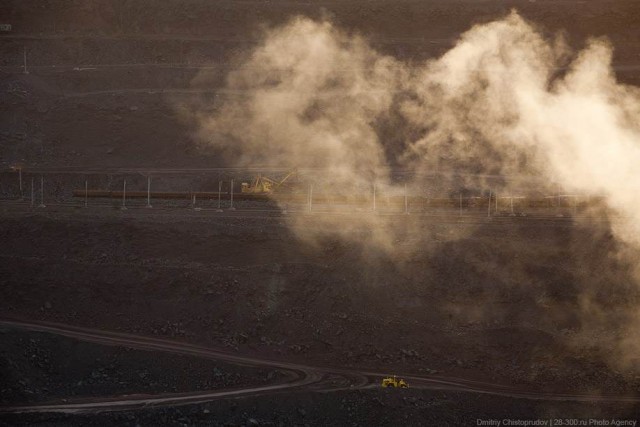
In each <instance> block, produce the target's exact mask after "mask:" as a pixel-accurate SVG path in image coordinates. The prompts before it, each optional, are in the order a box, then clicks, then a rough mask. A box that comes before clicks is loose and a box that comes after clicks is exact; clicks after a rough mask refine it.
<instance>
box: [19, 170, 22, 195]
mask: <svg viewBox="0 0 640 427" xmlns="http://www.w3.org/2000/svg"><path fill="white" fill-rule="evenodd" d="M18 187H19V188H20V200H22V167H20V168H18Z"/></svg>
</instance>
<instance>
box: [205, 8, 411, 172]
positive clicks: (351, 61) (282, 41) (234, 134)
mask: <svg viewBox="0 0 640 427" xmlns="http://www.w3.org/2000/svg"><path fill="white" fill-rule="evenodd" d="M397 65H398V64H397V62H396V61H395V60H393V59H392V58H390V57H386V56H382V55H379V54H378V53H376V52H375V51H374V50H372V49H371V48H370V47H369V46H368V45H367V43H366V41H365V40H364V39H363V38H361V37H358V36H352V37H351V36H348V35H346V34H345V33H343V32H342V31H340V30H338V29H336V28H335V27H334V26H333V25H331V24H330V23H328V22H315V21H312V20H309V19H305V18H296V19H294V20H292V21H291V22H290V23H289V24H287V25H285V26H283V27H279V28H275V29H271V30H267V31H266V33H265V36H264V41H263V42H262V43H260V44H259V45H258V46H257V47H256V48H255V49H254V50H253V51H252V52H251V53H250V54H249V55H248V56H247V57H246V58H245V61H244V62H243V63H241V65H240V66H239V67H238V68H237V69H236V70H233V71H232V72H230V73H229V75H228V77H227V88H226V89H227V90H228V91H230V92H231V93H237V96H233V95H232V96H231V97H229V98H228V100H227V101H226V102H225V103H224V104H223V106H222V108H221V110H220V111H219V112H218V114H215V115H214V116H213V117H206V116H205V117H201V125H202V127H201V136H202V137H203V139H204V140H206V141H209V142H210V143H211V144H214V145H217V146H218V147H222V148H224V149H226V150H227V154H228V156H229V157H230V158H231V159H232V160H233V161H234V163H236V164H238V165H256V164H260V165H266V166H277V167H294V166H296V167H300V168H318V169H321V170H323V171H325V173H324V176H325V177H330V179H331V180H333V181H335V182H352V183H358V182H363V181H371V180H372V179H375V178H376V177H377V178H378V179H381V180H385V179H386V176H387V173H388V166H387V162H386V160H385V158H384V150H383V146H382V144H381V143H380V141H379V140H378V137H377V134H376V131H375V129H374V124H375V122H376V120H377V119H378V118H379V116H380V115H382V114H384V113H385V112H386V111H387V110H388V109H389V108H390V106H391V104H392V99H393V96H394V93H395V91H396V88H397V86H398V80H399V79H400V78H401V76H402V74H401V73H399V72H398V71H399V69H398V68H397Z"/></svg>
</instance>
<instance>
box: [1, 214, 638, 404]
mask: <svg viewBox="0 0 640 427" xmlns="http://www.w3.org/2000/svg"><path fill="white" fill-rule="evenodd" d="M314 218H315V219H314ZM288 221H289V219H287V218H238V219H233V218H226V219H225V218H221V219H215V218H212V217H211V216H210V215H207V214H206V213H203V214H201V215H195V216H194V215H190V214H187V213H185V214H184V215H182V214H180V213H178V214H175V215H160V216H144V217H137V218H136V214H135V212H133V211H132V212H131V213H129V214H123V213H121V212H118V211H108V210H107V211H103V213H102V214H91V215H84V214H82V213H77V214H76V213H71V214H70V215H68V216H62V217H58V218H56V214H52V215H51V216H48V215H47V214H35V215H32V216H30V217H28V218H25V217H14V216H12V215H11V214H6V216H5V217H4V218H3V221H2V222H1V223H0V236H2V241H3V245H2V246H1V247H0V257H1V258H2V259H3V262H2V263H1V264H0V277H1V278H2V279H1V281H0V284H1V287H0V297H1V298H2V300H3V304H2V306H1V307H0V315H2V316H8V317H17V318H26V319H41V320H50V321H57V322H62V323H70V324H77V325H83V326H90V327H97V328H103V329H108V330H120V331H128V332H135V333H139V334H143V335H144V334H146V335H156V336H163V337H171V338H176V339H179V340H184V341H189V342H195V343H203V344H212V345H215V346H219V347H223V348H227V349H231V350H233V351H238V352H240V353H246V354H253V355H259V356H265V357H269V358H278V359H288V360H294V361H304V362H305V363H317V364H322V365H331V366H354V367H370V368H375V369H381V370H383V371H385V370H392V371H397V372H416V373H433V372H438V373H441V374H445V375H453V376H461V377H467V378H480V379H484V380H488V381H492V382H498V383H507V384H512V385H518V386H526V387H528V388H533V389H540V390H554V391H573V392H578V391H583V392H591V391H594V390H598V391H599V392H603V393H635V392H636V391H637V390H638V387H639V386H640V383H638V380H639V378H640V377H638V376H637V375H638V372H637V370H636V364H635V362H633V360H634V359H633V355H632V354H631V355H630V354H629V353H628V351H626V350H625V349H626V347H625V346H624V342H625V341H624V338H625V337H626V336H628V334H629V330H630V329H629V328H631V329H632V328H633V325H634V323H633V310H634V307H635V304H636V301H637V298H638V295H637V290H636V289H635V287H634V285H633V281H632V279H631V278H630V277H631V276H630V274H631V271H632V270H631V266H630V265H629V264H628V263H626V262H625V261H624V259H623V258H619V257H615V256H614V254H616V253H617V252H618V251H620V250H621V249H620V248H618V247H617V244H616V243H615V241H613V240H611V237H610V235H609V234H608V233H607V231H606V229H604V230H600V231H598V229H597V228H596V229H594V228H593V227H582V226H579V225H575V226H572V225H571V224H567V223H555V222H550V223H549V222H538V221H527V220H521V221H517V222H515V223H512V224H511V225H499V224H490V223H489V224H484V225H468V224H467V225H465V224H456V223H453V224H446V223H438V222H433V221H431V220H428V219H417V218H416V219H415V220H414V221H416V224H418V225H419V227H421V228H419V230H421V231H420V232H419V234H420V237H418V238H416V236H415V235H411V234H410V233H409V234H407V235H405V236H404V237H400V238H399V240H398V242H397V250H396V251H394V252H393V255H391V254H389V253H386V252H379V251H376V250H374V249H373V248H371V247H369V244H368V243H367V239H368V238H367V236H366V234H362V235H360V237H359V238H356V239H354V240H347V241H345V240H344V239H338V238H337V237H336V236H332V235H331V234H330V233H329V234H327V235H326V236H325V237H324V238H321V239H320V240H317V241H315V243H314V244H311V243H308V242H305V241H303V240H300V239H299V237H300V236H299V235H296V234H293V232H292V229H291V228H288V227H286V226H285V224H286V223H287V222H288ZM402 221H406V220H405V219H402ZM418 225H416V226H417V227H418ZM307 226H308V229H309V230H313V229H314V228H317V227H321V226H322V220H321V218H320V217H312V218H309V219H308V223H307ZM387 226H389V225H387ZM412 232H415V230H413V231H412ZM358 233H359V232H358V231H357V230H354V236H356V237H357V236H358ZM416 239H417V240H416ZM585 301H589V306H588V307H585V304H584V302H585ZM596 312H597V313H598V316H599V317H598V318H597V319H594V317H593V316H594V313H596ZM625 360H627V361H628V363H626V364H625V363H623V361H625Z"/></svg>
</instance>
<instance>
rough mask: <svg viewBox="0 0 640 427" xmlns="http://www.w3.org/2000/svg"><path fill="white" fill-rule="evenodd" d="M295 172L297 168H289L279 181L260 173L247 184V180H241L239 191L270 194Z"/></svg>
mask: <svg viewBox="0 0 640 427" xmlns="http://www.w3.org/2000/svg"><path fill="white" fill-rule="evenodd" d="M297 173H298V168H294V169H291V170H290V171H289V172H288V173H287V174H286V175H285V177H284V178H282V179H281V180H280V181H276V180H274V179H271V178H267V177H266V176H262V174H260V175H258V176H256V177H255V178H254V179H253V181H252V182H251V184H249V183H248V182H243V183H242V188H241V191H242V192H243V193H249V194H271V193H273V192H274V191H275V190H276V189H278V187H280V186H281V185H282V184H284V183H285V181H287V180H288V179H289V178H291V177H292V176H294V175H296V174H297Z"/></svg>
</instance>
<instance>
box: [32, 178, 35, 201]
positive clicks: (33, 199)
mask: <svg viewBox="0 0 640 427" xmlns="http://www.w3.org/2000/svg"><path fill="white" fill-rule="evenodd" d="M34 204H35V194H34V190H33V178H31V207H32V208H33V205H34Z"/></svg>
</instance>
